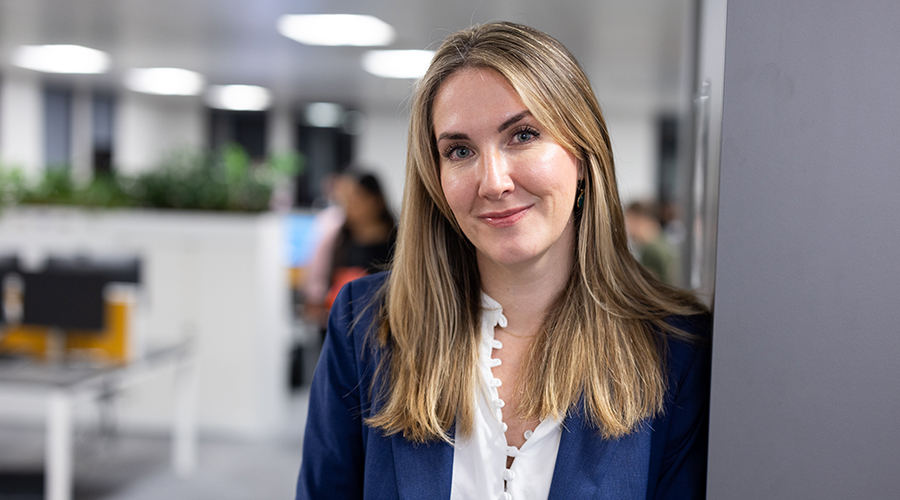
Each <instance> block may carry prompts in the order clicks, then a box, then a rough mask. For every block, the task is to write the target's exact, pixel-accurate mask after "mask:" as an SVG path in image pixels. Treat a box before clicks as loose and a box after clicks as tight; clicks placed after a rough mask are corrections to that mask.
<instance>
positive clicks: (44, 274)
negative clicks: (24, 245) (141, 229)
mask: <svg viewBox="0 0 900 500" xmlns="http://www.w3.org/2000/svg"><path fill="white" fill-rule="evenodd" d="M20 274H21V276H22V282H23V286H24V294H23V295H24V300H23V311H22V323H23V324H27V325H40V326H49V327H52V328H56V329H59V330H63V331H65V330H97V331H99V330H103V329H104V327H105V325H104V320H105V307H104V290H105V288H106V286H107V285H108V284H110V283H139V282H140V259H137V258H116V259H113V258H103V259H100V258H89V257H75V258H67V257H50V258H48V259H47V261H46V263H45V265H44V269H43V270H42V271H40V272H22V273H20Z"/></svg>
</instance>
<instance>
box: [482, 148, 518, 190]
mask: <svg viewBox="0 0 900 500" xmlns="http://www.w3.org/2000/svg"><path fill="white" fill-rule="evenodd" d="M479 167H480V168H479V170H480V172H479V177H480V179H479V180H480V183H479V185H478V195H479V196H481V197H482V198H486V199H488V200H500V199H501V198H503V196H504V195H505V194H507V193H511V192H512V191H513V190H514V189H515V182H513V179H512V176H511V175H510V174H511V172H510V164H509V161H508V160H507V158H506V157H505V156H504V155H503V154H502V153H501V152H499V151H491V152H488V153H485V154H483V155H482V156H481V162H480V165H479Z"/></svg>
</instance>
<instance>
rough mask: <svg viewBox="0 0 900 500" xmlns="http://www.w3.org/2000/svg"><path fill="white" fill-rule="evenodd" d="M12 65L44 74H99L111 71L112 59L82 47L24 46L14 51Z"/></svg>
mask: <svg viewBox="0 0 900 500" xmlns="http://www.w3.org/2000/svg"><path fill="white" fill-rule="evenodd" d="M12 63H13V64H15V65H16V66H19V67H21V68H27V69H32V70H35V71H42V72H44V73H72V74H76V73H77V74H98V73H105V72H106V71H108V70H109V66H110V57H109V54H107V53H106V52H102V51H99V50H96V49H91V48H88V47H82V46H81V45H22V46H20V47H18V48H16V49H15V51H13V54H12Z"/></svg>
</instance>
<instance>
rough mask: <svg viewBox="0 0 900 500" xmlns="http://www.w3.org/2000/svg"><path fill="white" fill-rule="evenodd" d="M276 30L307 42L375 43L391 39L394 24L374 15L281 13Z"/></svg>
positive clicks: (373, 45)
mask: <svg viewBox="0 0 900 500" xmlns="http://www.w3.org/2000/svg"><path fill="white" fill-rule="evenodd" d="M278 32H279V33H281V34H282V35H284V36H286V37H288V38H291V39H293V40H296V41H298V42H300V43H305V44H307V45H331V46H336V45H351V46H361V47H377V46H384V45H390V44H391V42H393V41H394V37H395V32H394V28H393V27H392V26H391V25H390V24H388V23H386V22H384V21H382V20H381V19H378V18H377V17H373V16H358V15H351V14H318V15H292V14H288V15H284V16H281V17H280V18H279V19H278Z"/></svg>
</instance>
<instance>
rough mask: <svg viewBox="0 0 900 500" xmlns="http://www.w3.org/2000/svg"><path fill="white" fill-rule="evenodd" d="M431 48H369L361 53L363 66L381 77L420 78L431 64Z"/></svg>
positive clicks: (432, 54) (432, 53) (432, 52)
mask: <svg viewBox="0 0 900 500" xmlns="http://www.w3.org/2000/svg"><path fill="white" fill-rule="evenodd" d="M433 56H434V51H431V50H370V51H368V52H366V53H365V54H363V59H362V65H363V68H364V69H365V70H366V71H368V72H369V73H372V74H373V75H375V76H380V77H382V78H411V79H415V78H421V77H422V75H424V74H425V71H426V70H427V69H428V65H429V64H431V58H432V57H433Z"/></svg>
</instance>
